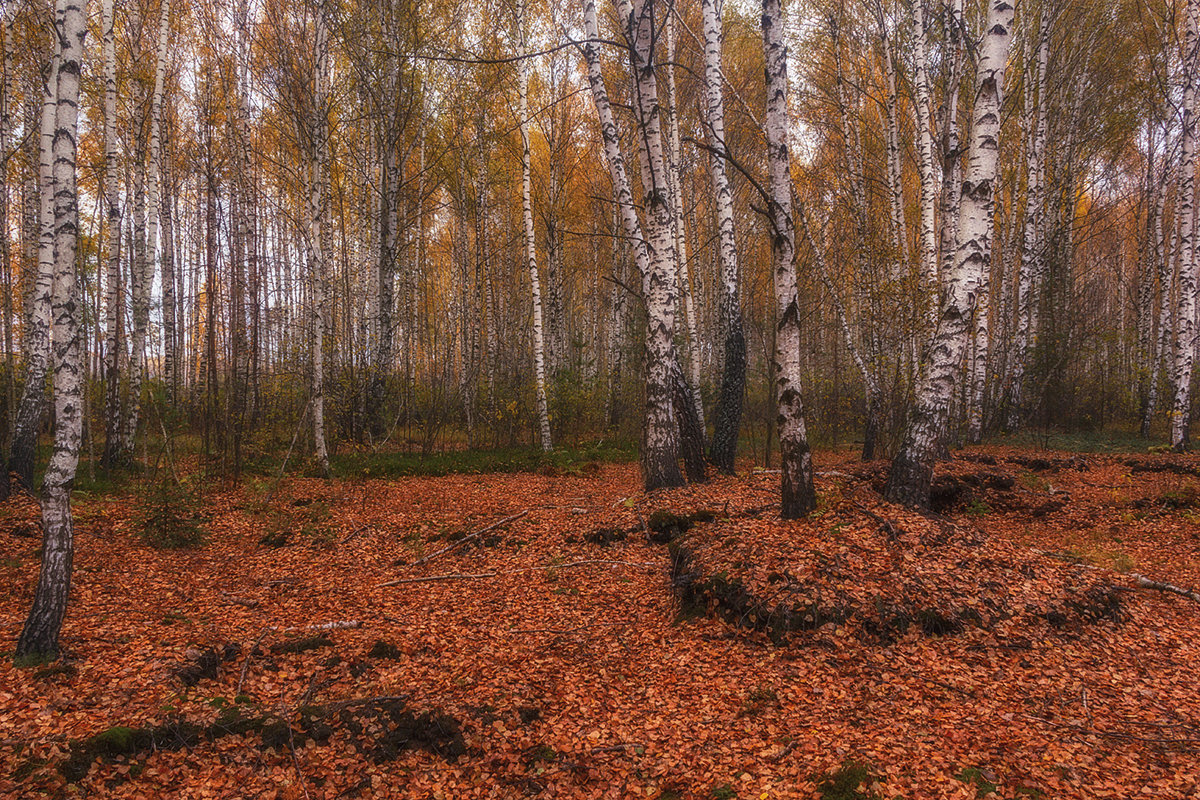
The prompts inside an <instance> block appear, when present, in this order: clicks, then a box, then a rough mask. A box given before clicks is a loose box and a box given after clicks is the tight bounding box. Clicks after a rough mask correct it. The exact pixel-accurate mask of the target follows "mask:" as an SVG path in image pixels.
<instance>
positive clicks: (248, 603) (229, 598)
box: [221, 592, 258, 608]
mask: <svg viewBox="0 0 1200 800" xmlns="http://www.w3.org/2000/svg"><path fill="white" fill-rule="evenodd" d="M221 598H222V599H223V600H224V601H225V602H226V603H233V604H234V605H239V606H245V607H246V608H258V601H257V600H254V599H251V598H249V597H237V596H236V595H232V594H230V593H229V592H221Z"/></svg>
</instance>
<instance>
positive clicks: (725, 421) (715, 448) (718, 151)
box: [701, 0, 746, 475]
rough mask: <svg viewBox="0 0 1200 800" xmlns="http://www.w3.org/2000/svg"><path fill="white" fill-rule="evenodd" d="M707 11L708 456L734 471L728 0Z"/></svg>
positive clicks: (742, 390)
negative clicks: (710, 226) (717, 338)
mask: <svg viewBox="0 0 1200 800" xmlns="http://www.w3.org/2000/svg"><path fill="white" fill-rule="evenodd" d="M701 6H702V11H703V14H704V92H705V95H706V99H707V101H708V105H707V120H706V121H707V122H708V139H709V146H710V147H711V148H712V150H713V152H712V153H711V155H710V157H709V172H710V173H711V175H712V184H713V198H714V200H713V203H714V207H715V211H716V218H717V260H718V263H719V265H720V284H719V291H720V297H719V299H718V301H717V302H718V309H719V311H720V321H721V334H722V338H723V340H724V350H725V354H724V355H725V364H724V369H723V370H722V371H721V393H720V395H719V397H718V400H717V410H716V413H715V415H714V419H713V438H712V446H711V448H710V449H709V459H710V460H711V461H712V463H713V465H714V466H716V468H717V469H718V470H720V471H721V472H724V473H726V474H729V475H732V474H733V471H734V464H735V462H736V459H737V445H738V432H739V430H740V428H741V424H742V401H743V398H744V397H745V394H746V334H745V330H744V328H743V325H742V304H741V298H740V297H739V290H738V283H739V280H740V278H739V276H738V251H737V235H736V231H735V228H734V224H733V190H732V188H731V187H730V185H729V174H728V172H727V171H726V168H725V154H726V153H727V148H728V146H729V145H728V143H727V142H726V140H725V95H724V86H723V83H722V82H723V80H724V76H723V75H722V71H721V27H722V26H721V10H722V7H723V6H724V0H702V2H701Z"/></svg>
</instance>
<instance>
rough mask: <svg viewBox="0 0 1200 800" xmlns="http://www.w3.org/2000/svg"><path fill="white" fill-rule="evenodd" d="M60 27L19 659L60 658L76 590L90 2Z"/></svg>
mask: <svg viewBox="0 0 1200 800" xmlns="http://www.w3.org/2000/svg"><path fill="white" fill-rule="evenodd" d="M55 27H56V29H57V30H56V33H57V39H58V41H59V42H60V44H61V48H62V51H61V60H60V64H59V70H58V81H57V84H58V86H57V91H56V97H57V113H56V122H55V130H54V145H53V152H54V184H55V193H54V290H53V292H54V298H53V317H54V322H53V334H52V338H53V360H54V412H55V413H54V416H55V437H54V452H53V454H52V455H51V457H50V464H49V465H48V466H47V467H46V474H45V477H44V480H43V485H42V527H43V530H44V531H45V533H44V539H43V544H42V557H41V568H40V572H39V574H38V585H37V590H36V593H35V594H34V600H33V607H32V608H31V609H30V611H29V616H28V618H27V619H26V620H25V627H24V629H23V630H22V631H21V637H20V639H19V640H18V642H17V650H16V653H17V655H18V656H47V655H51V654H54V653H57V652H58V636H59V631H60V630H61V629H62V621H63V617H64V616H65V615H66V611H67V597H68V595H69V594H70V591H71V562H72V558H73V555H74V535H73V530H72V523H71V484H72V483H73V482H74V480H75V469H76V467H77V466H78V464H79V448H80V444H81V442H82V439H83V360H82V357H81V347H80V345H81V334H80V323H81V322H82V319H81V317H82V313H83V309H82V307H81V304H80V299H81V298H80V296H79V291H78V288H77V286H76V269H77V265H76V258H77V255H78V240H79V235H78V233H79V232H78V220H79V208H78V202H77V196H76V186H75V157H76V136H77V134H78V119H79V78H80V74H81V72H82V60H83V50H84V47H83V45H84V39H85V38H86V37H87V3H86V1H85V0H58V1H57V3H56V7H55Z"/></svg>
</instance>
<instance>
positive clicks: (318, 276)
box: [306, 0, 329, 476]
mask: <svg viewBox="0 0 1200 800" xmlns="http://www.w3.org/2000/svg"><path fill="white" fill-rule="evenodd" d="M325 11H326V8H325V3H324V0H321V1H320V2H318V3H317V4H316V5H315V7H314V16H315V19H314V24H315V27H316V33H315V41H316V44H315V46H316V66H315V71H314V73H313V119H312V120H311V125H312V133H311V135H312V141H311V150H312V152H311V154H310V159H309V165H308V174H309V186H308V197H309V203H308V214H309V217H308V236H307V242H306V243H307V245H308V267H309V275H310V280H311V282H312V297H311V302H312V309H313V311H312V314H313V340H312V343H311V345H310V346H311V349H312V386H311V389H312V431H313V442H314V445H315V447H316V456H317V468H318V469H319V470H320V471H321V473H322V474H323V475H325V476H328V475H329V450H328V448H327V446H326V444H325V337H326V335H327V332H328V328H329V325H328V318H327V314H328V304H329V300H328V291H329V290H328V287H327V282H328V278H327V271H328V267H327V264H326V259H327V258H328V256H329V253H328V252H326V247H325V245H326V241H327V236H326V227H327V226H328V220H327V216H328V201H329V197H328V193H327V191H326V186H327V184H326V182H325V169H326V167H327V157H328V149H327V148H328V144H327V141H326V139H327V137H328V135H329V131H328V125H329V116H328V115H329V108H328V97H327V96H326V82H327V80H328V75H329V32H328V29H327V28H326V24H325Z"/></svg>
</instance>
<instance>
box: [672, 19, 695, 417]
mask: <svg viewBox="0 0 1200 800" xmlns="http://www.w3.org/2000/svg"><path fill="white" fill-rule="evenodd" d="M666 26H667V114H668V120H669V121H670V124H669V126H668V129H669V131H670V147H668V148H667V179H668V181H669V182H670V188H671V212H672V214H671V226H672V233H673V234H674V237H675V257H676V261H677V264H678V268H679V297H680V300H682V301H683V303H682V304H683V316H684V323H685V325H686V326H687V334H688V370H689V379H690V381H691V387H690V390H691V396H692V404H693V405H694V406H695V409H696V416H697V418H698V419H699V420H700V427H701V429H703V428H704V400H703V398H702V397H701V396H700V334H699V325H698V324H697V321H696V303H695V298H694V296H693V292H692V281H691V277H690V276H689V270H688V257H687V235H686V234H687V229H686V227H685V223H684V219H683V175H682V174H681V170H682V169H683V166H682V161H683V149H682V147H681V144H680V137H679V105H678V102H677V94H678V92H677V91H676V86H675V8H674V6H671V7H668V9H667V20H666Z"/></svg>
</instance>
